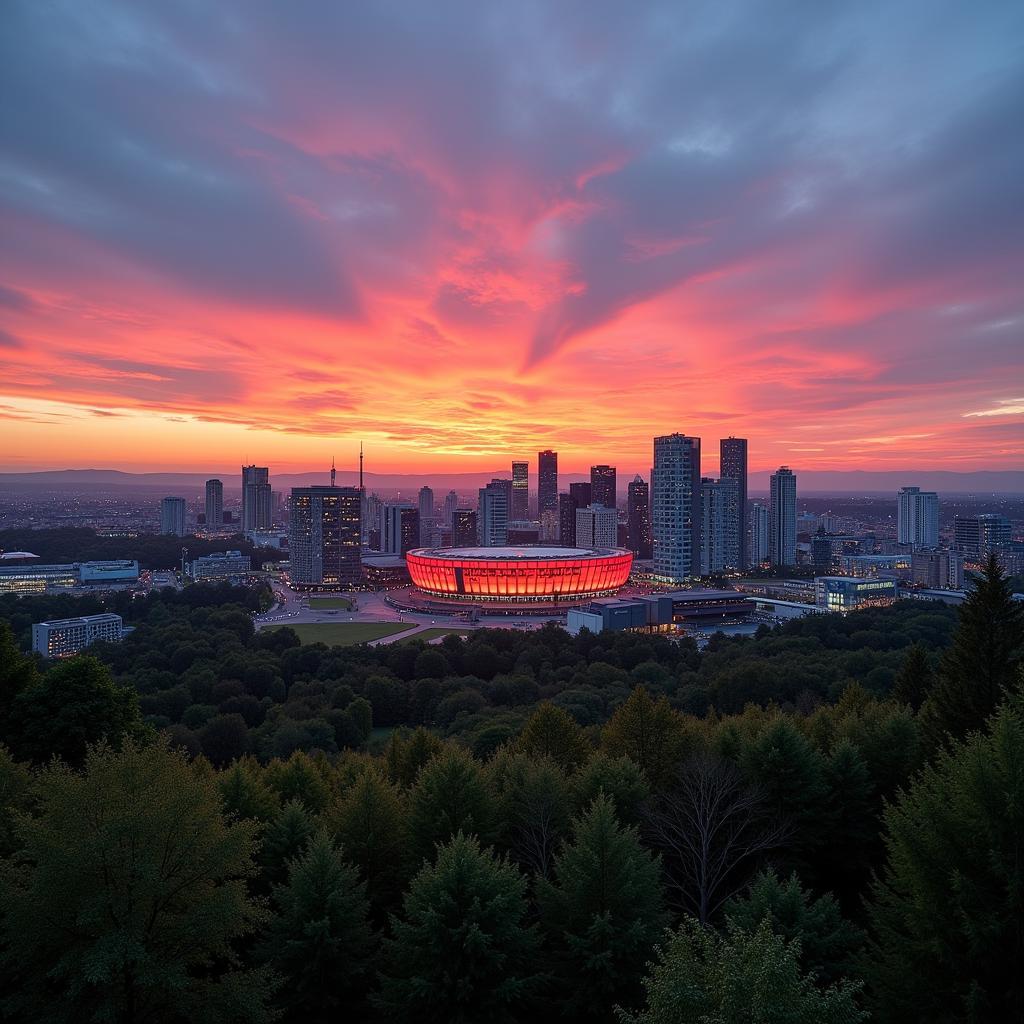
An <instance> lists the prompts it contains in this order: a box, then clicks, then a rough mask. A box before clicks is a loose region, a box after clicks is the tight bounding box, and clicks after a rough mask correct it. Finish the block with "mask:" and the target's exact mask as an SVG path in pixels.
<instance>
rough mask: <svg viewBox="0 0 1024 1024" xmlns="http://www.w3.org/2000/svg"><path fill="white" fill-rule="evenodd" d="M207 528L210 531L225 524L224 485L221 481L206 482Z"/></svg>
mask: <svg viewBox="0 0 1024 1024" xmlns="http://www.w3.org/2000/svg"><path fill="white" fill-rule="evenodd" d="M204 511H205V512H206V528H207V529H208V530H209V529H211V528H215V527H218V526H220V525H221V523H223V522H224V484H223V483H221V481H220V480H207V481H206V506H205V509H204Z"/></svg>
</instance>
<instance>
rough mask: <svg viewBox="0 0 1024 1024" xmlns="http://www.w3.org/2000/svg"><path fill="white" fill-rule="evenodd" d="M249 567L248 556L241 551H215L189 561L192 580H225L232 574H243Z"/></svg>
mask: <svg viewBox="0 0 1024 1024" xmlns="http://www.w3.org/2000/svg"><path fill="white" fill-rule="evenodd" d="M250 569H251V562H250V559H249V556H248V555H243V554H242V552H241V551H215V552H214V553H213V554H210V555H201V556H200V557H199V558H196V559H194V560H193V561H192V562H191V563H190V568H189V574H190V575H191V576H192V579H194V580H225V579H229V578H230V577H232V576H245V575H246V574H247V573H248V572H249V571H250Z"/></svg>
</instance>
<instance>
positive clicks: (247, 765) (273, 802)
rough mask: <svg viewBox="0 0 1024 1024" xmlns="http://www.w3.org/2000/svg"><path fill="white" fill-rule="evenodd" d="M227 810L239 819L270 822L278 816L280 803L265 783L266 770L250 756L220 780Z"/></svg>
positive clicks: (241, 759) (236, 762) (233, 766)
mask: <svg viewBox="0 0 1024 1024" xmlns="http://www.w3.org/2000/svg"><path fill="white" fill-rule="evenodd" d="M217 785H218V786H219V787H220V793H221V798H222V799H223V801H224V810H225V812H226V813H228V814H233V815H234V816H235V817H236V818H252V819H254V820H255V821H260V822H264V823H266V822H269V821H272V820H273V819H274V818H275V817H277V815H278V813H279V812H280V810H281V803H280V800H279V799H278V796H277V794H276V793H275V792H274V791H273V790H272V789H271V788H270V787H269V786H268V785H267V784H266V782H264V780H263V770H262V768H260V766H259V764H258V763H257V762H256V760H255V759H253V758H251V757H243V758H239V759H238V760H237V761H235V762H234V763H233V764H232V765H231V766H230V767H229V768H228V769H226V770H225V771H223V772H221V773H220V775H219V776H218V778H217Z"/></svg>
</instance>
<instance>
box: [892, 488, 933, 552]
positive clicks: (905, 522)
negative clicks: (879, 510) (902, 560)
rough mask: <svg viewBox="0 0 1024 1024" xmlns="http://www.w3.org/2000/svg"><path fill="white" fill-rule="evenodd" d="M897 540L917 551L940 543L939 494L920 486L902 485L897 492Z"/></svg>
mask: <svg viewBox="0 0 1024 1024" xmlns="http://www.w3.org/2000/svg"><path fill="white" fill-rule="evenodd" d="M896 542H897V543H898V544H911V545H913V549H914V550H915V551H916V550H918V549H920V548H934V547H938V544H939V496H938V495H937V494H936V493H935V492H934V491H922V490H921V488H920V487H901V488H900V490H899V491H898V492H897V494H896Z"/></svg>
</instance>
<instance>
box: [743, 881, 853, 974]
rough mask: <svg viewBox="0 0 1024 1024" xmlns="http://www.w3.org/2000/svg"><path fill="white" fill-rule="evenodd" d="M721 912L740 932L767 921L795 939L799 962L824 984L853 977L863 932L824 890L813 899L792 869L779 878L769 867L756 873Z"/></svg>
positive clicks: (788, 937) (775, 930)
mask: <svg viewBox="0 0 1024 1024" xmlns="http://www.w3.org/2000/svg"><path fill="white" fill-rule="evenodd" d="M724 913H725V917H726V919H727V920H728V921H731V922H732V923H733V924H734V925H736V926H737V927H738V928H741V929H742V930H743V931H745V932H749V933H753V932H755V931H756V930H757V927H758V925H759V924H760V923H761V922H762V921H765V920H767V921H768V924H769V925H770V926H771V929H772V931H773V932H774V933H775V934H776V935H780V936H782V938H784V939H786V941H787V942H788V941H791V940H793V939H798V940H799V942H800V964H801V966H802V967H803V969H804V971H813V972H814V973H815V975H816V977H817V979H818V981H819V982H820V983H822V984H825V985H831V984H833V983H836V982H839V981H841V980H842V979H843V978H848V977H850V976H852V975H853V973H854V971H855V969H856V964H855V957H856V955H857V953H858V952H859V951H860V949H861V947H862V946H863V945H864V940H865V935H864V933H863V932H862V931H861V930H860V929H859V928H857V927H856V925H854V924H852V923H851V922H850V921H848V920H847V919H846V918H844V917H843V915H842V913H841V912H840V910H839V904H838V903H836V901H835V900H834V899H833V898H832V897H831V896H830V895H828V894H827V893H826V894H825V895H824V896H818V897H815V896H814V894H813V893H811V892H810V891H809V890H807V889H804V888H803V887H802V886H801V885H800V879H799V878H797V876H796V874H795V873H794V874H792V875H790V877H789V878H788V879H787V880H786V881H783V880H782V879H780V878H779V876H778V875H776V874H775V872H774V871H771V870H768V871H763V872H761V873H760V874H759V875H758V876H757V877H756V878H755V879H754V881H753V883H752V884H751V886H750V889H749V890H748V891H747V892H746V893H744V894H743V895H741V896H733V897H732V898H731V899H730V900H729V901H728V902H727V903H726V904H725V911H724Z"/></svg>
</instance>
